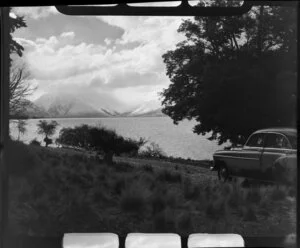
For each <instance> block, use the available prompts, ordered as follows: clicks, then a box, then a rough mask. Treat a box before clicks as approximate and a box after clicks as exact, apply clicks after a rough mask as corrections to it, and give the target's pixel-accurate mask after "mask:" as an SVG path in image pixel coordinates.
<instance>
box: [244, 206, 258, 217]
mask: <svg viewBox="0 0 300 248" xmlns="http://www.w3.org/2000/svg"><path fill="white" fill-rule="evenodd" d="M242 214H243V220H244V221H256V220H257V217H256V214H255V211H254V208H253V207H252V206H251V205H248V206H244V207H242Z"/></svg>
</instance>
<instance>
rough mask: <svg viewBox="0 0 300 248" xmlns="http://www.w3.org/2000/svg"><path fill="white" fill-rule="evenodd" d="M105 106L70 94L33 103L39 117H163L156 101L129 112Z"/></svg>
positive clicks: (45, 97) (45, 95)
mask: <svg viewBox="0 0 300 248" xmlns="http://www.w3.org/2000/svg"><path fill="white" fill-rule="evenodd" d="M108 104H109V101H107V102H105V106H103V107H102V106H101V105H99V104H95V103H93V102H91V101H88V100H87V99H86V98H84V97H82V96H75V95H72V94H68V93H64V94H61V93H60V94H44V95H42V96H41V97H40V98H38V99H37V100H35V101H34V106H36V109H38V110H39V114H38V116H40V115H41V114H42V115H43V116H41V117H53V118H58V117H61V118H62V117H65V118H67V117H133V116H140V117H146V116H151V117H154V116H164V114H163V113H162V112H161V105H160V103H159V102H156V101H147V102H144V103H142V104H140V105H138V106H136V107H134V108H132V109H131V110H128V111H125V112H124V111H123V112H122V111H118V110H115V109H113V108H110V107H107V105H108Z"/></svg>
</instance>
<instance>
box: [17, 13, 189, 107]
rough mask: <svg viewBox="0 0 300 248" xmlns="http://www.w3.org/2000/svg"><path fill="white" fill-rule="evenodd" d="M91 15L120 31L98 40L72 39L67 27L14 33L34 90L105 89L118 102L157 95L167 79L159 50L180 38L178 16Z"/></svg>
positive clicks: (131, 102)
mask: <svg viewBox="0 0 300 248" xmlns="http://www.w3.org/2000/svg"><path fill="white" fill-rule="evenodd" d="M82 18H83V17H82ZM95 18H100V19H101V20H103V21H104V22H106V23H108V24H109V25H112V26H116V27H119V28H121V29H123V30H124V32H123V33H122V35H121V36H120V37H119V38H118V39H115V40H113V39H109V38H105V39H104V40H103V42H102V45H101V44H99V43H98V44H96V43H94V44H93V43H91V42H90V41H89V40H88V39H86V40H85V42H82V38H83V37H79V39H78V34H77V33H75V32H74V31H72V30H66V31H64V32H62V33H60V34H58V35H56V36H50V37H36V38H35V39H25V38H22V37H19V38H15V39H16V40H17V41H18V42H20V43H21V44H22V45H23V46H24V47H25V53H24V58H25V59H26V61H27V64H28V67H29V69H30V70H31V73H32V75H33V77H34V78H35V79H36V80H37V81H38V82H39V89H40V92H52V91H55V89H60V90H61V91H63V90H68V89H71V88H72V90H73V91H74V92H77V93H81V92H83V91H84V92H89V93H90V94H96V93H97V94H100V93H101V94H104V93H105V94H108V95H110V96H111V97H113V98H114V99H118V101H121V102H122V103H123V105H124V103H126V104H128V105H133V104H138V102H141V101H143V100H155V101H158V90H162V89H163V88H165V87H167V86H168V84H169V83H170V81H169V79H168V77H167V76H166V73H165V64H164V63H163V60H162V55H163V54H164V53H165V52H166V51H167V50H170V49H174V48H175V45H176V44H177V43H178V42H180V41H181V40H182V39H183V38H184V37H183V35H182V34H178V32H177V29H178V27H179V25H180V23H181V21H182V18H178V17H116V16H113V17H110V16H105V17H95ZM95 35H97V33H96V32H95ZM83 89H86V90H83ZM95 99H96V97H95ZM115 105H116V106H117V104H115Z"/></svg>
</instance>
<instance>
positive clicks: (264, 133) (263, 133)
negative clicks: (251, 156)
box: [245, 132, 267, 148]
mask: <svg viewBox="0 0 300 248" xmlns="http://www.w3.org/2000/svg"><path fill="white" fill-rule="evenodd" d="M257 134H262V135H266V134H267V133H266V132H255V133H253V134H251V135H250V136H249V138H248V139H247V140H246V142H245V147H251V148H263V147H264V145H265V137H264V138H263V145H262V146H248V145H247V144H248V142H249V140H250V139H251V138H252V136H254V135H257Z"/></svg>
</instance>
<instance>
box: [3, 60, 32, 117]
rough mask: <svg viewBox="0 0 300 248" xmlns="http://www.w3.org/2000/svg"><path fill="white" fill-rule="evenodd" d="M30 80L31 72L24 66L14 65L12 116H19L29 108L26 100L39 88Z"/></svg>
mask: <svg viewBox="0 0 300 248" xmlns="http://www.w3.org/2000/svg"><path fill="white" fill-rule="evenodd" d="M29 79H30V77H29V72H28V71H27V70H26V68H25V66H24V65H16V64H13V65H12V67H11V70H10V82H9V107H10V114H13V115H19V114H21V113H22V112H23V111H24V110H25V108H26V106H28V103H29V102H28V100H27V99H26V98H27V97H28V96H30V95H31V94H32V93H33V92H34V91H35V90H36V88H37V87H33V86H32V85H31V84H30V83H29V81H28V80H29Z"/></svg>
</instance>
